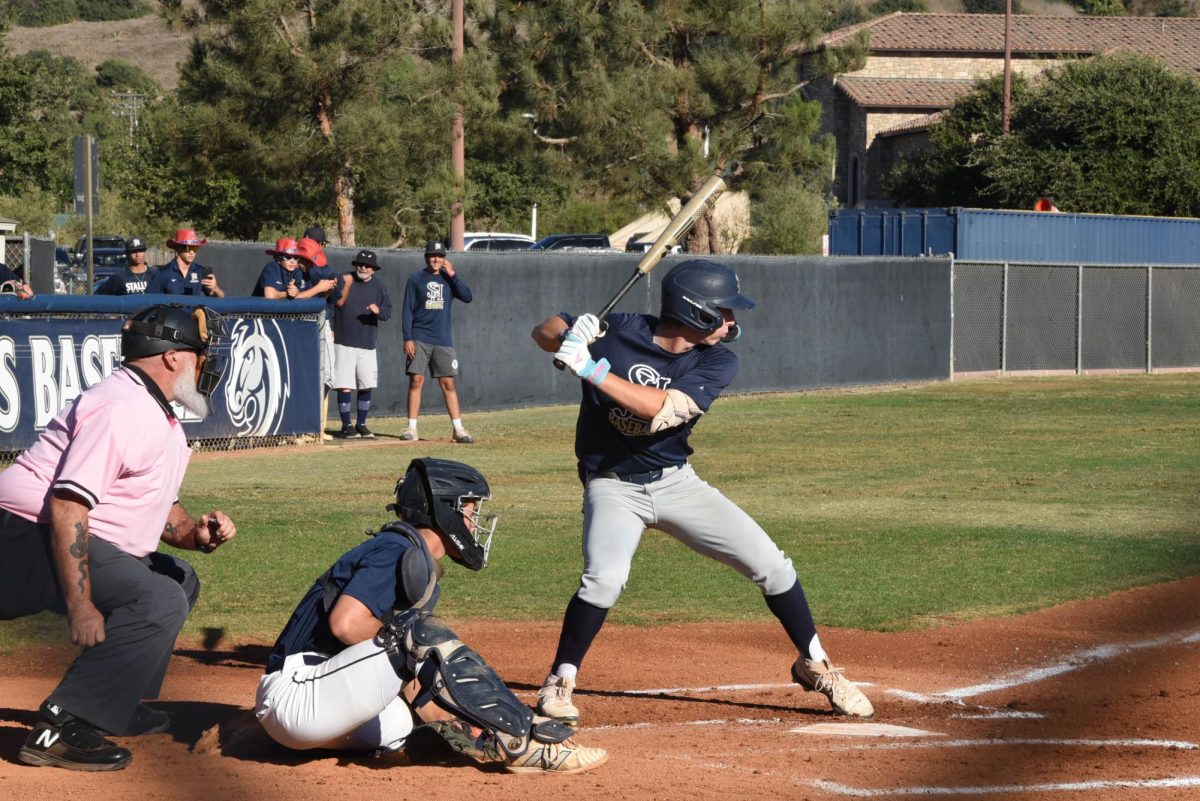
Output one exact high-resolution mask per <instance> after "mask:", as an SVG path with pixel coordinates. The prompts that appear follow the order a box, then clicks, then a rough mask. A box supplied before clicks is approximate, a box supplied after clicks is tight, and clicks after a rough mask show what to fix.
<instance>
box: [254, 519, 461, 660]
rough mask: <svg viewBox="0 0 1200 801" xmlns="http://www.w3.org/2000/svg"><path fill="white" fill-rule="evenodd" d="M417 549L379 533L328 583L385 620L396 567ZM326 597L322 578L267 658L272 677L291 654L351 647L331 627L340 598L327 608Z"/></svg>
mask: <svg viewBox="0 0 1200 801" xmlns="http://www.w3.org/2000/svg"><path fill="white" fill-rule="evenodd" d="M416 547H417V546H416V545H414V544H413V542H412V541H411V540H409V539H408V538H407V537H405V536H403V535H402V534H398V533H395V532H390V531H381V532H380V533H379V534H377V535H376V536H374V537H371V539H369V540H367V541H366V542H364V543H362V544H360V545H356V546H355V547H353V548H351V549H350V550H349V551H347V552H346V553H344V554H342V555H341V557H340V558H339V559H338V560H337V561H336V562H334V563H333V567H331V568H330V569H329V574H328V576H329V581H331V582H332V583H333V585H334V586H335V587H336V588H337V590H338V592H337V597H338V598H340V597H341V596H342V595H343V594H349V595H350V596H351V597H353V598H355V599H357V600H359V601H361V602H362V604H363V606H365V607H367V609H370V610H371V614H373V615H375V617H377V618H380V619H381V620H382V619H383V616H384V614H386V613H387V612H389V611H391V609H392V607H394V606H395V605H396V565H397V564H399V562H400V557H401V556H403V555H404V552H405V551H407V550H408V549H409V548H416ZM321 578H322V579H323V578H325V576H322V577H321ZM325 593H326V585H325V583H324V582H323V581H321V579H318V580H317V582H316V583H315V584H313V586H312V587H311V588H310V589H309V591H308V592H307V593H306V594H305V595H304V598H303V599H302V600H301V601H300V604H299V605H298V606H297V607H296V611H294V612H292V617H291V619H290V620H288V624H287V626H285V627H284V629H283V633H282V634H280V635H279V639H278V640H276V642H275V648H274V650H273V651H271V656H270V657H269V658H268V659H267V672H268V673H273V672H275V671H276V670H279V668H281V667H283V660H284V659H285V658H287V657H289V656H291V655H292V654H298V653H304V652H309V651H315V652H317V653H322V654H327V655H333V654H336V653H338V652H339V651H342V650H344V649H345V648H346V647H347V646H346V645H345V644H344V643H342V641H341V640H339V639H338V638H337V637H335V636H333V632H332V631H330V629H329V610H331V609H333V605H334V603H335V602H336V599H334V600H331V601H330V603H329V605H328V609H326V604H325V602H324V601H325ZM440 594H441V587H440V586H439V587H436V588H435V589H434V591H433V597H432V598H431V599H430V601H429V603H428V604H426V605H425V607H424V608H425V609H426V610H432V609H433V607H434V606H435V605H436V604H437V602H438V597H439V595H440Z"/></svg>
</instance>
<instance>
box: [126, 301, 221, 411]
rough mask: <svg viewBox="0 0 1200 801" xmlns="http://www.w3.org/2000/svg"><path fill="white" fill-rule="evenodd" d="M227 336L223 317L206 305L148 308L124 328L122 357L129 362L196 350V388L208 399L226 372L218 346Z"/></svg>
mask: <svg viewBox="0 0 1200 801" xmlns="http://www.w3.org/2000/svg"><path fill="white" fill-rule="evenodd" d="M226 333H227V332H226V330H225V321H224V320H223V319H222V318H221V315H219V314H217V313H216V312H215V311H213V310H212V309H210V308H208V307H207V306H195V307H191V308H189V307H186V306H180V305H178V304H171V305H169V306H168V305H166V304H160V305H158V306H148V307H146V308H145V309H141V310H139V311H136V312H134V313H133V315H131V316H130V317H129V319H128V320H126V321H125V325H124V326H122V327H121V355H122V357H123V358H124V359H126V360H130V359H141V358H143V357H145V356H154V355H156V354H159V353H166V352H167V351H169V350H190V351H195V352H196V354H197V358H196V389H197V390H199V391H200V393H201V394H202V395H206V396H207V395H211V394H212V392H213V390H214V389H216V388H217V384H218V383H219V382H220V380H221V374H222V373H224V372H225V364H224V360H223V359H221V358H219V357H218V356H217V346H218V344H219V342H220V340H221V338H222V337H224V336H226Z"/></svg>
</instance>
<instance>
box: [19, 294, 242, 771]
mask: <svg viewBox="0 0 1200 801" xmlns="http://www.w3.org/2000/svg"><path fill="white" fill-rule="evenodd" d="M224 333H225V329H224V323H223V321H222V320H221V318H220V317H219V316H218V315H217V314H216V313H214V312H212V311H211V310H209V309H207V308H205V307H203V306H198V307H194V308H184V307H183V306H178V305H174V306H166V305H160V306H151V307H149V308H146V309H142V310H141V311H139V312H137V313H135V314H134V315H132V316H131V317H130V318H129V319H128V320H126V321H125V324H124V327H123V329H122V333H121V351H122V354H123V356H124V363H123V364H122V366H121V367H120V368H119V369H117V370H116V371H114V372H113V373H112V374H111V375H110V376H108V377H107V378H105V379H104V380H103V381H101V382H100V383H98V384H96V385H94V386H92V387H90V388H89V389H88V390H87V391H86V392H84V393H83V394H81V395H80V396H79V397H78V398H76V399H75V400H74V401H73V402H72V403H71V404H70V405H69V406H67V407H66V408H65V409H63V411H62V412H61V413H60V414H59V415H58V416H57V417H55V418H54V420H52V421H51V422H50V424H49V425H48V426H46V430H45V431H44V432H42V435H41V436H40V437H39V438H38V440H37V442H36V443H34V445H33V447H31V448H30V449H29V450H28V451H26V452H25V453H23V454H21V456H20V457H18V458H17V461H16V462H15V463H14V464H13V465H12V466H11V467H9V468H8V469H7V470H5V471H4V472H3V473H0V543H2V547H3V551H4V559H3V561H2V562H0V620H11V619H13V618H17V617H22V616H24V615H30V614H34V613H37V612H41V611H43V610H46V609H52V610H55V611H58V612H65V613H66V615H67V621H68V623H69V625H70V631H71V642H73V643H74V644H76V645H79V646H82V647H83V652H82V653H81V654H80V655H79V657H78V658H76V660H75V661H74V662H73V663H72V664H71V666H70V667H69V668H68V669H67V673H66V675H65V676H64V677H63V679H62V681H61V682H60V683H59V685H58V687H56V688H55V689H54V691H53V692H52V693H50V697H49V698H47V699H46V700H45V701H44V702H43V703H42V706H41V708H40V710H39V711H40V712H41V718H42V719H41V721H40V722H38V723H37V725H36V726H34V729H33V731H32V732H31V733H30V734H29V737H28V738H27V739H26V740H25V744H24V746H22V748H21V751H20V759H21V761H22V762H25V763H27V764H30V765H50V766H56V767H60V768H68V769H70V770H87V771H100V770H120V769H121V768H124V767H125V766H126V765H128V764H129V762H130V760H131V759H132V758H133V756H132V754H130V752H129V751H128V749H126V748H123V747H121V746H118V745H116V744H114V743H112V742H110V741H109V740H107V739H105V737H104V735H105V734H113V735H119V736H127V737H128V736H134V735H138V734H150V733H153V732H161V731H166V730H167V728H168V727H169V725H170V719H169V718H168V717H167V714H166V713H165V712H162V711H158V710H153V709H151V708H150V707H148V706H145V705H144V704H142V703H141V701H142V699H144V698H157V697H158V692H159V689H160V687H161V686H162V681H163V676H164V675H165V674H166V670H167V663H168V661H169V660H170V657H171V650H172V648H173V647H174V645H175V638H176V636H177V635H178V634H179V630H180V628H182V626H183V621H184V620H185V619H186V618H187V615H188V612H189V611H191V608H192V606H193V605H194V604H195V603H196V598H197V597H198V595H199V593H200V583H199V581H198V580H197V578H196V574H195V572H194V571H193V570H192V568H191V566H190V565H189V564H188V563H187V562H185V561H183V560H182V559H179V558H176V557H174V556H171V555H169V554H166V553H157V552H156V549H157V547H158V543H159V541H160V540H161V541H162V542H165V543H167V544H168V545H172V546H174V547H176V548H183V549H191V550H200V551H205V552H207V551H211V550H213V549H214V548H216V547H217V546H219V545H221V544H222V543H224V542H227V541H228V540H229V539H231V538H232V537H233V536H234V535H235V534H236V533H237V528H236V527H235V526H234V524H233V522H232V521H230V519H229V517H228V516H226V515H225V513H223V512H217V511H214V512H209V513H208V514H206V515H202V516H201V517H200V519H199V520H195V519H193V518H192V517H191V516H190V515H189V514H188V513H187V512H186V511H185V510H184V508H183V507H182V506H181V505H180V504H179V501H178V500H177V499H178V497H179V486H180V483H181V482H182V481H183V476H184V472H185V471H186V469H187V463H188V458H189V457H190V456H191V450H189V448H188V445H187V440H186V438H185V437H184V432H183V428H182V426H181V425H180V422H179V420H178V419H177V418H176V416H175V413H174V412H173V411H172V409H171V402H172V401H177V402H178V403H180V404H182V405H183V406H185V407H186V408H188V409H189V410H191V411H192V412H194V413H195V414H197V415H199V416H201V417H203V416H204V415H205V414H206V413H207V412H208V408H209V406H208V396H209V395H210V394H211V393H212V391H213V390H214V389H216V386H217V384H218V382H219V381H220V379H221V373H222V365H221V364H220V362H219V361H218V359H217V358H216V348H217V343H218V340H219V338H220V337H221V336H222V335H224Z"/></svg>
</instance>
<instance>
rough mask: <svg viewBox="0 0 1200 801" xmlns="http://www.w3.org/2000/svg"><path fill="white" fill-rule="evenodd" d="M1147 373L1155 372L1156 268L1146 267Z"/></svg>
mask: <svg viewBox="0 0 1200 801" xmlns="http://www.w3.org/2000/svg"><path fill="white" fill-rule="evenodd" d="M1146 372H1147V373H1152V372H1154V267H1153V266H1152V265H1149V264H1147V265H1146Z"/></svg>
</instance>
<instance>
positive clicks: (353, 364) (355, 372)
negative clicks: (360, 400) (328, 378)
mask: <svg viewBox="0 0 1200 801" xmlns="http://www.w3.org/2000/svg"><path fill="white" fill-rule="evenodd" d="M333 362H334V365H333V388H334V389H374V388H375V387H377V386H379V366H378V364H377V362H376V359H375V349H374V348H371V349H369V350H368V349H366V348H352V347H350V346H349V345H334V346H333Z"/></svg>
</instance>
